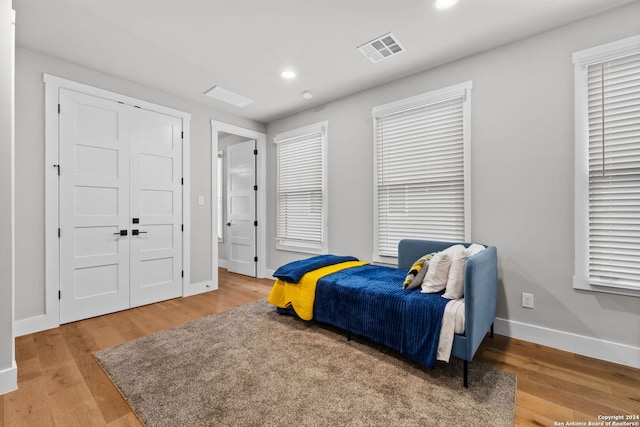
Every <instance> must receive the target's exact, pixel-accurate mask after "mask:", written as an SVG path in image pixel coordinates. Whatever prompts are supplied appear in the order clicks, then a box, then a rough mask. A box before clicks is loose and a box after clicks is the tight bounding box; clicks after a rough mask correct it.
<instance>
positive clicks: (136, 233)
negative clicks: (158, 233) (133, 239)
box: [131, 230, 147, 236]
mask: <svg viewBox="0 0 640 427" xmlns="http://www.w3.org/2000/svg"><path fill="white" fill-rule="evenodd" d="M138 234H147V232H146V231H139V230H131V235H132V236H137V235H138Z"/></svg>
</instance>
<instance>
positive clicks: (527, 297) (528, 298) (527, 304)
mask: <svg viewBox="0 0 640 427" xmlns="http://www.w3.org/2000/svg"><path fill="white" fill-rule="evenodd" d="M522 306H523V307H524V308H533V294H528V293H526V292H523V293H522Z"/></svg>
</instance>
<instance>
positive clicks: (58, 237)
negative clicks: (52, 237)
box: [58, 228, 61, 239]
mask: <svg viewBox="0 0 640 427" xmlns="http://www.w3.org/2000/svg"><path fill="white" fill-rule="evenodd" d="M60 234H61V232H60V229H59V228H58V239H59V238H60Z"/></svg>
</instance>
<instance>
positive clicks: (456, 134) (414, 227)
mask: <svg viewBox="0 0 640 427" xmlns="http://www.w3.org/2000/svg"><path fill="white" fill-rule="evenodd" d="M470 102H471V82H466V83H462V84H459V85H455V86H451V87H448V88H444V89H441V90H438V91H434V92H429V93H425V94H422V95H418V96H415V97H412V98H408V99H403V100H401V101H397V102H393V103H390V104H385V105H381V106H379V107H376V108H374V109H373V125H374V145H375V147H374V157H375V160H374V161H375V166H374V173H375V178H374V204H375V208H374V215H375V218H374V227H375V230H374V233H375V234H374V235H375V247H374V260H375V261H379V262H388V263H395V262H396V259H397V256H398V253H397V251H398V242H399V241H400V240H401V239H403V238H425V239H432V240H445V241H447V240H449V241H469V240H470V238H469V236H470V231H471V230H470V227H469V222H470V221H469V218H470V191H469V184H470V183H469V174H470V157H469V155H470V154H469V141H470V139H469V116H470V108H469V105H470Z"/></svg>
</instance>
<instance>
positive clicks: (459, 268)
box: [442, 245, 467, 299]
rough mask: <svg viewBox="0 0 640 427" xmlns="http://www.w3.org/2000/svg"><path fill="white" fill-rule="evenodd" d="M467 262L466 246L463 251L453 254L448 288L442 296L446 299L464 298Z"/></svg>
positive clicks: (457, 250) (459, 250)
mask: <svg viewBox="0 0 640 427" xmlns="http://www.w3.org/2000/svg"><path fill="white" fill-rule="evenodd" d="M460 246H462V245H460ZM454 247H455V246H454ZM466 260H467V249H465V247H464V246H462V249H460V248H458V249H456V251H455V252H453V253H452V255H451V267H450V268H449V276H448V277H447V287H446V290H445V291H444V295H442V296H443V297H444V298H448V299H459V298H462V297H463V296H464V266H465V261H466Z"/></svg>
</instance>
